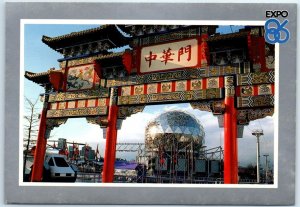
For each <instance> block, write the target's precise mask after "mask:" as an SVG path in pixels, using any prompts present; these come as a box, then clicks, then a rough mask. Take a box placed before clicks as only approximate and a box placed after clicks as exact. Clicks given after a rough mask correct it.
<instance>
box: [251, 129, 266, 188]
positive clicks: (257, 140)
mask: <svg viewBox="0 0 300 207" xmlns="http://www.w3.org/2000/svg"><path fill="white" fill-rule="evenodd" d="M252 135H254V136H256V167H257V169H256V174H257V183H260V146H259V138H260V136H262V135H264V133H263V130H262V129H257V130H254V131H253V132H252Z"/></svg>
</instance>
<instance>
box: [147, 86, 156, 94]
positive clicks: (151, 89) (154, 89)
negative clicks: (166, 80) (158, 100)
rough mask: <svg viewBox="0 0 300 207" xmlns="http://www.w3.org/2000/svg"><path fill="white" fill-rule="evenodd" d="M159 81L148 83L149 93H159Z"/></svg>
mask: <svg viewBox="0 0 300 207" xmlns="http://www.w3.org/2000/svg"><path fill="white" fill-rule="evenodd" d="M157 85H158V84H157V83H152V84H148V85H147V93H148V94H151V93H157Z"/></svg>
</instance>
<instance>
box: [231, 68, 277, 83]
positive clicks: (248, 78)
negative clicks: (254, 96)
mask: <svg viewBox="0 0 300 207" xmlns="http://www.w3.org/2000/svg"><path fill="white" fill-rule="evenodd" d="M274 82H275V74H274V71H271V72H261V73H248V74H238V75H237V85H255V84H265V83H274Z"/></svg>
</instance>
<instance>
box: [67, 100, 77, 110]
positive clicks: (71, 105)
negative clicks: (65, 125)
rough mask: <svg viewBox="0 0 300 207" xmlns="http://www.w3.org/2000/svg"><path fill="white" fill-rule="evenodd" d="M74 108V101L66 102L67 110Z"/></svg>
mask: <svg viewBox="0 0 300 207" xmlns="http://www.w3.org/2000/svg"><path fill="white" fill-rule="evenodd" d="M74 108H76V101H68V109H74Z"/></svg>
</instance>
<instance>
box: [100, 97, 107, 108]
mask: <svg viewBox="0 0 300 207" xmlns="http://www.w3.org/2000/svg"><path fill="white" fill-rule="evenodd" d="M107 105H108V100H107V99H105V98H99V99H98V106H107Z"/></svg>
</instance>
